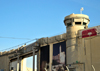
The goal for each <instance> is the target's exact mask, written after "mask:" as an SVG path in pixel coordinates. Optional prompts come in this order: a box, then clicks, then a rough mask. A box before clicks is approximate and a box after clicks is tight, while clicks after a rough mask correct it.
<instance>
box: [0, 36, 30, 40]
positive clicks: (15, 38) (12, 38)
mask: <svg viewBox="0 0 100 71" xmlns="http://www.w3.org/2000/svg"><path fill="white" fill-rule="evenodd" d="M0 38H8V39H25V40H32V39H30V38H16V37H2V36H0Z"/></svg>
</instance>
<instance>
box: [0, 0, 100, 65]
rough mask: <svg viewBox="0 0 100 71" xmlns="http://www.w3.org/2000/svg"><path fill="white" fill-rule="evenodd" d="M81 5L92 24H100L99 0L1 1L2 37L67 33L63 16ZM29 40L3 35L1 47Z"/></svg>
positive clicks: (78, 9) (31, 36)
mask: <svg viewBox="0 0 100 71" xmlns="http://www.w3.org/2000/svg"><path fill="white" fill-rule="evenodd" d="M81 7H84V11H83V14H86V15H88V16H89V17H90V24H89V27H93V26H97V25H99V24H100V22H99V17H100V14H99V13H100V8H99V7H100V0H0V36H1V37H16V38H30V39H35V38H42V37H50V36H54V35H59V34H62V33H65V32H66V27H65V25H64V23H63V20H64V17H65V16H67V15H69V14H71V13H75V14H78V13H80V8H81ZM27 41H29V40H24V39H7V38H0V50H2V49H6V48H9V47H13V46H15V45H18V44H20V43H24V42H27ZM32 42H34V41H32ZM32 42H31V43H32ZM30 59H31V58H30ZM30 63H31V62H30ZM27 65H28V67H30V66H29V64H27Z"/></svg>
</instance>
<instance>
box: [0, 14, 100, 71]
mask: <svg viewBox="0 0 100 71" xmlns="http://www.w3.org/2000/svg"><path fill="white" fill-rule="evenodd" d="M89 22H90V19H89V16H87V15H84V14H74V13H73V14H70V15H68V16H66V17H65V18H64V24H65V26H66V33H64V34H61V35H56V36H53V37H46V38H41V39H38V40H37V41H36V42H34V43H32V44H29V45H27V46H24V47H20V48H18V49H13V50H10V51H5V52H1V53H0V69H2V70H3V71H11V70H12V71H25V70H24V65H25V63H24V62H25V61H24V60H25V58H27V57H30V56H33V71H35V64H34V63H35V55H37V71H46V70H47V71H68V69H69V71H100V43H99V41H100V26H95V27H91V28H88V25H89ZM16 51H17V53H16ZM14 61H16V63H15V66H16V67H14V65H13V66H11V64H14ZM14 68H16V70H13V69H14Z"/></svg>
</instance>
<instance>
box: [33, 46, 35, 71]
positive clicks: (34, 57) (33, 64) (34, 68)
mask: <svg viewBox="0 0 100 71" xmlns="http://www.w3.org/2000/svg"><path fill="white" fill-rule="evenodd" d="M33 71H35V48H34V47H33Z"/></svg>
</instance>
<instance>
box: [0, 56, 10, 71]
mask: <svg viewBox="0 0 100 71" xmlns="http://www.w3.org/2000/svg"><path fill="white" fill-rule="evenodd" d="M0 69H4V71H8V70H9V58H8V56H3V57H0Z"/></svg>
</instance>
